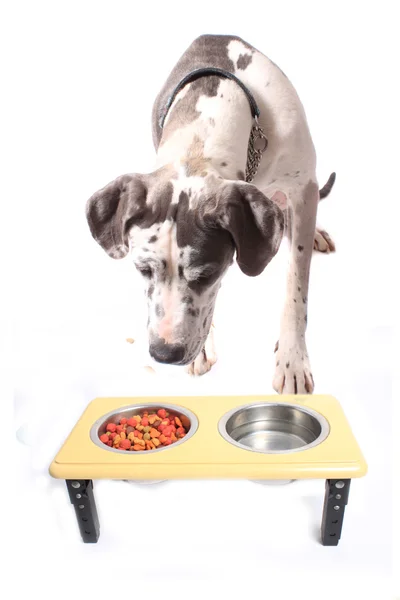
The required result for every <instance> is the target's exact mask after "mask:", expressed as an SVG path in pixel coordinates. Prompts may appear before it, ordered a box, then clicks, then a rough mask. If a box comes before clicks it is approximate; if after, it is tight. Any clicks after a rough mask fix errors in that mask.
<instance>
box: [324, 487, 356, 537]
mask: <svg viewBox="0 0 400 600" xmlns="http://www.w3.org/2000/svg"><path fill="white" fill-rule="evenodd" d="M350 481H351V479H327V480H326V483H325V502H324V512H323V515H322V525H321V541H322V544H323V545H324V546H337V545H338V543H339V540H340V535H341V533H342V525H343V518H344V509H345V508H346V504H347V502H348V499H349V491H350Z"/></svg>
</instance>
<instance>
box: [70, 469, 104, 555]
mask: <svg viewBox="0 0 400 600" xmlns="http://www.w3.org/2000/svg"><path fill="white" fill-rule="evenodd" d="M65 482H66V484H67V489H68V494H69V497H70V500H71V503H72V504H73V505H74V508H75V513H76V518H77V520H78V525H79V531H80V532H81V536H82V540H83V541H84V542H85V543H86V544H88V543H92V544H93V543H96V542H97V540H98V539H99V535H100V525H99V517H98V516H97V509H96V503H95V501H94V496H93V481H92V480H91V479H66V480H65Z"/></svg>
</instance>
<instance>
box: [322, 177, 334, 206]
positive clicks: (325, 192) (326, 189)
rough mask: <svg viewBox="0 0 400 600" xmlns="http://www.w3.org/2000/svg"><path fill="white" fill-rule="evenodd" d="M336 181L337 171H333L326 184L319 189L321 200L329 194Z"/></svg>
mask: <svg viewBox="0 0 400 600" xmlns="http://www.w3.org/2000/svg"><path fill="white" fill-rule="evenodd" d="M335 181H336V173H331V174H330V176H329V179H328V181H327V182H326V184H325V185H324V187H323V188H321V189H320V190H319V199H320V200H322V199H323V198H326V197H327V196H329V194H330V192H331V189H332V188H333V184H334V183H335Z"/></svg>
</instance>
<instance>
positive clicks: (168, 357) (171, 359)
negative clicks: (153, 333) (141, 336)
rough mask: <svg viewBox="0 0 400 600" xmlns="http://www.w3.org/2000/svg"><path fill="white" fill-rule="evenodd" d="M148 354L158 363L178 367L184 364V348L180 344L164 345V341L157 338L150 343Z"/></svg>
mask: <svg viewBox="0 0 400 600" xmlns="http://www.w3.org/2000/svg"><path fill="white" fill-rule="evenodd" d="M149 352H150V355H151V356H152V357H153V358H154V360H156V361H157V362H159V363H166V364H168V365H179V364H183V362H184V358H185V354H186V348H185V346H182V345H180V344H166V343H165V342H164V340H162V339H161V338H157V339H155V340H153V341H152V342H151V344H150V348H149Z"/></svg>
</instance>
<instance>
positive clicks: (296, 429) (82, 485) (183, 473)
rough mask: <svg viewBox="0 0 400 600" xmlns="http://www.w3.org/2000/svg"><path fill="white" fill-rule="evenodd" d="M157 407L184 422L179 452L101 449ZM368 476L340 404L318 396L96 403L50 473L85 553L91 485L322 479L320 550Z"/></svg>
mask: <svg viewBox="0 0 400 600" xmlns="http://www.w3.org/2000/svg"><path fill="white" fill-rule="evenodd" d="M164 407H165V408H166V410H170V411H172V412H174V411H175V412H176V414H178V415H180V417H181V419H182V420H185V421H186V424H185V426H186V428H187V429H188V430H189V431H188V434H187V435H186V437H185V438H183V439H182V440H180V441H179V442H175V443H174V444H171V446H168V447H163V448H158V449H156V450H150V451H147V452H128V451H123V450H116V449H113V448H109V447H107V446H106V445H104V444H103V443H102V442H100V440H99V435H100V434H101V433H103V432H104V428H105V424H106V423H107V422H110V421H115V422H118V421H119V419H120V418H121V416H126V417H129V416H132V415H134V414H137V413H138V412H139V411H140V410H143V409H145V408H147V409H149V410H158V408H164ZM366 472H367V465H366V462H365V460H364V458H363V455H362V453H361V451H360V448H359V446H358V444H357V442H356V440H355V438H354V436H353V433H352V431H351V428H350V425H349V423H348V421H347V419H346V417H345V415H344V413H343V410H342V408H341V406H340V404H339V402H338V401H337V400H336V399H335V398H333V397H332V396H325V395H324V396H322V395H321V396H318V395H315V396H309V395H306V396H297V395H287V396H216V397H212V396H207V397H179V398H176V397H174V398H167V397H152V398H148V397H141V398H97V399H96V400H93V402H91V403H90V404H89V405H88V407H87V408H86V410H85V412H84V413H83V415H82V416H81V418H80V419H79V421H78V422H77V424H76V425H75V427H74V429H73V430H72V431H71V433H70V435H69V437H68V438H67V440H66V441H65V443H64V445H63V446H62V448H61V449H60V451H59V452H58V454H57V456H56V457H55V459H54V460H53V462H52V463H51V465H50V474H51V475H52V476H53V477H56V478H58V479H65V480H66V483H67V488H68V493H69V497H70V500H71V503H72V504H73V505H74V508H75V513H76V517H77V521H78V526H79V530H80V533H81V536H82V540H83V541H84V542H89V543H90V542H97V540H98V538H99V535H100V527H99V520H98V516H97V510H96V504H95V500H94V496H93V479H128V480H165V479H202V478H204V479H211V478H216V479H250V480H258V481H260V480H280V481H281V482H282V481H285V480H293V479H325V480H326V484H325V502H324V509H323V515H322V526H321V541H322V544H323V545H324V546H337V544H338V543H339V539H340V536H341V531H342V525H343V518H344V511H345V507H346V505H347V502H348V497H349V490H350V481H351V479H354V478H358V477H363V476H364V475H365V474H366Z"/></svg>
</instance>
